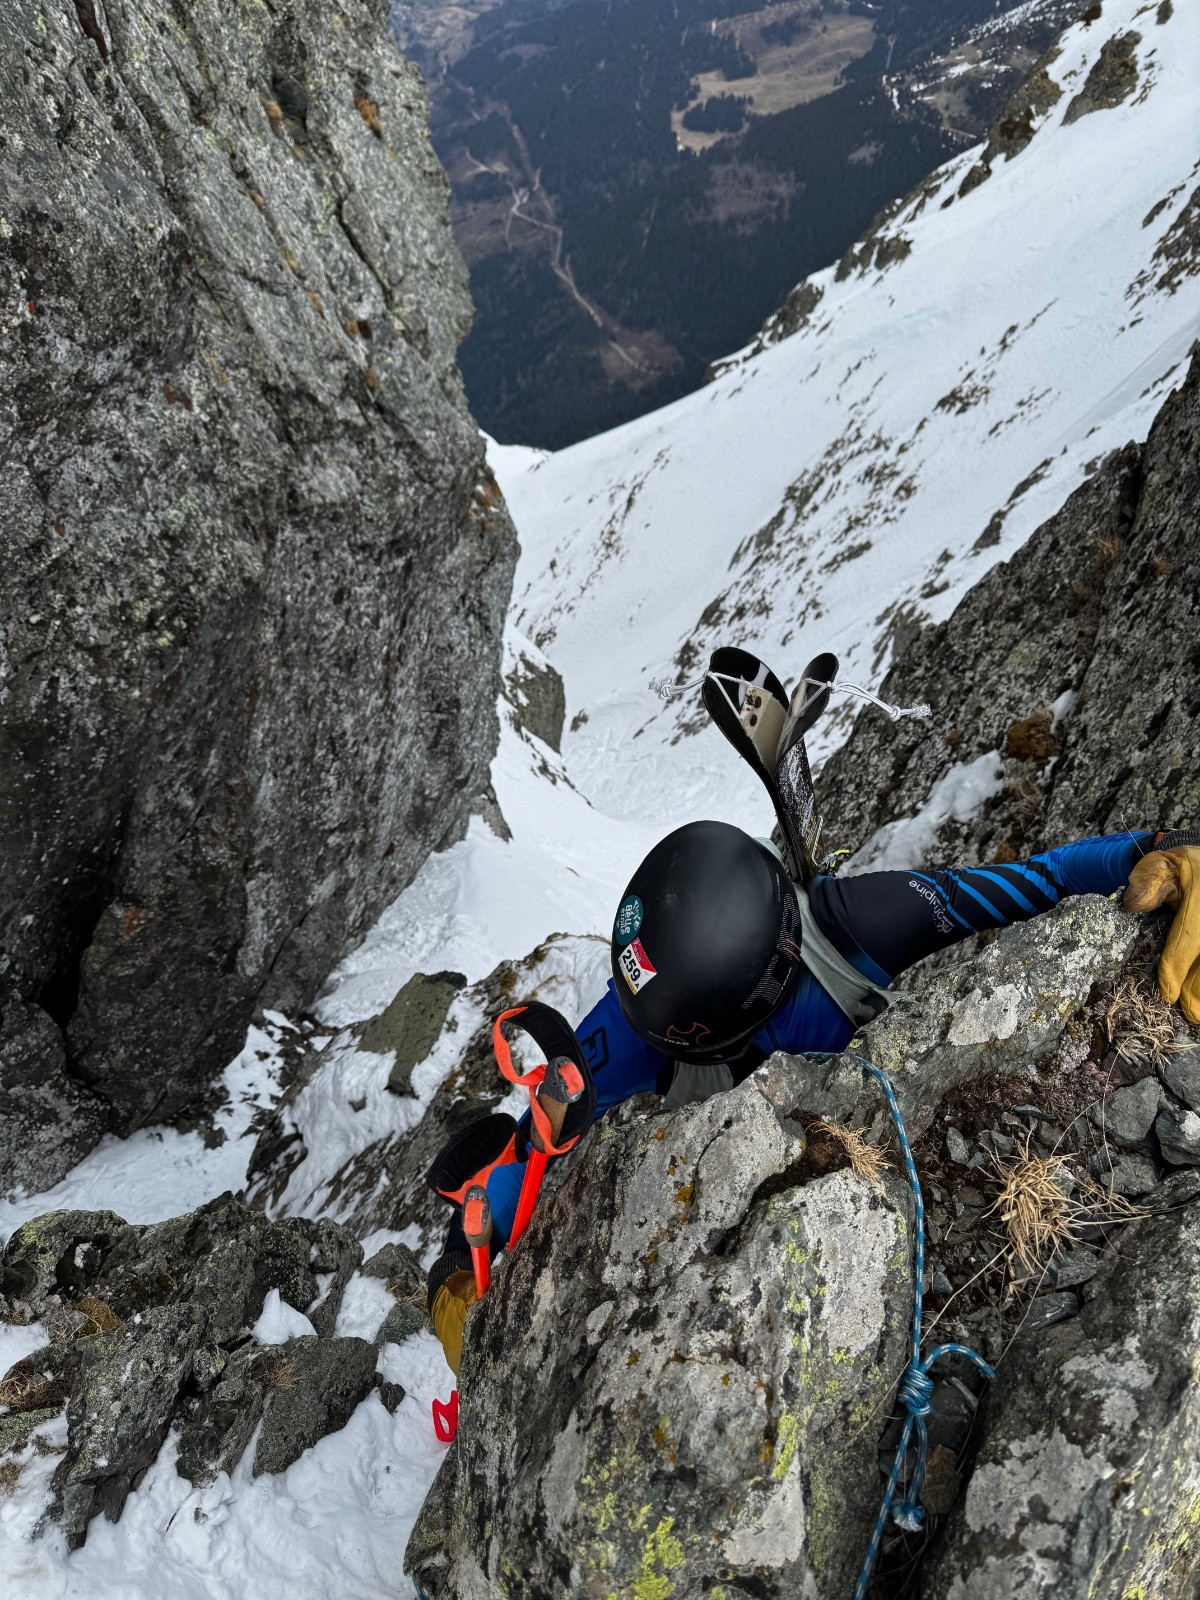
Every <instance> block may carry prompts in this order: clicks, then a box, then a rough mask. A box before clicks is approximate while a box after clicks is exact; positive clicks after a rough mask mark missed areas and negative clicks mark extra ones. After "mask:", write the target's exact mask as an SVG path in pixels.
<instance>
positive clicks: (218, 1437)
mask: <svg viewBox="0 0 1200 1600" xmlns="http://www.w3.org/2000/svg"><path fill="white" fill-rule="evenodd" d="M361 1258H362V1249H361V1247H360V1245H359V1244H358V1243H357V1241H356V1240H355V1239H353V1238H352V1237H351V1236H350V1235H349V1234H348V1233H346V1232H345V1231H344V1230H343V1229H341V1228H339V1227H337V1226H336V1225H335V1224H333V1223H331V1222H312V1221H308V1220H306V1219H303V1218H295V1219H290V1220H288V1221H285V1222H267V1221H266V1220H265V1218H263V1217H261V1216H259V1215H257V1214H256V1213H255V1212H252V1211H248V1210H247V1209H246V1208H245V1207H244V1206H242V1205H240V1204H238V1202H237V1201H235V1200H233V1199H232V1198H231V1197H230V1196H224V1197H222V1198H221V1199H219V1200H214V1201H212V1202H211V1203H210V1204H209V1205H206V1206H203V1207H201V1209H200V1210H199V1211H195V1212H191V1213H189V1214H187V1215H185V1216H182V1217H176V1218H174V1219H173V1220H172V1221H170V1222H162V1223H156V1224H154V1225H153V1226H150V1227H134V1226H130V1225H129V1224H127V1223H126V1222H124V1221H123V1220H122V1219H121V1218H120V1217H118V1216H116V1215H114V1214H113V1213H112V1212H93V1211H55V1212H50V1213H48V1214H47V1215H46V1216H44V1217H39V1218H38V1219H37V1220H36V1221H35V1222H30V1223H26V1224H25V1226H24V1227H21V1228H18V1229H17V1231H16V1233H14V1234H13V1236H12V1238H11V1239H10V1240H9V1243H8V1247H7V1249H6V1250H5V1251H4V1253H3V1256H0V1315H3V1316H4V1317H5V1319H6V1320H8V1321H26V1322H27V1321H30V1320H33V1319H38V1320H40V1321H41V1322H42V1324H43V1326H44V1327H45V1328H46V1331H47V1335H48V1338H49V1341H50V1342H49V1343H48V1344H47V1345H46V1347H45V1349H43V1350H40V1351H36V1352H35V1353H34V1354H33V1355H31V1356H29V1357H28V1358H27V1359H26V1360H25V1361H23V1362H20V1363H18V1367H17V1368H15V1369H13V1371H12V1372H10V1373H8V1374H7V1375H4V1376H3V1379H2V1380H0V1403H3V1404H5V1405H7V1406H8V1407H9V1410H10V1413H11V1414H10V1416H5V1417H0V1450H2V1449H4V1448H14V1447H19V1446H20V1444H21V1443H22V1442H23V1437H22V1435H23V1433H24V1432H26V1431H28V1430H29V1429H31V1428H33V1427H36V1426H38V1425H39V1424H41V1423H43V1422H45V1421H47V1420H49V1419H50V1418H51V1417H53V1416H54V1415H56V1414H57V1412H58V1411H59V1410H61V1408H62V1405H63V1403H64V1401H65V1402H66V1407H67V1445H66V1450H65V1453H64V1454H63V1455H62V1458H61V1460H60V1461H59V1463H58V1466H57V1468H56V1470H55V1474H54V1484H53V1487H54V1500H53V1503H52V1505H51V1508H50V1514H51V1515H52V1516H53V1517H54V1518H55V1519H56V1520H57V1521H59V1522H60V1523H61V1524H62V1526H63V1528H64V1530H65V1532H66V1535H67V1539H68V1541H69V1542H70V1543H71V1544H72V1545H78V1544H81V1543H82V1542H83V1539H84V1537H85V1535H86V1532H87V1526H88V1523H89V1522H90V1521H91V1519H92V1518H93V1517H94V1516H96V1515H97V1514H98V1513H99V1512H101V1511H103V1512H104V1513H105V1514H106V1515H107V1516H109V1517H110V1518H112V1519H113V1520H115V1519H116V1518H117V1517H119V1516H120V1513H121V1508H122V1507H123V1505H124V1504H125V1499H126V1496H127V1495H128V1494H129V1491H130V1489H131V1488H132V1487H133V1485H134V1484H135V1483H136V1482H137V1480H138V1478H139V1477H140V1476H141V1474H142V1473H143V1472H144V1471H145V1469H146V1468H147V1467H148V1466H149V1465H150V1463H151V1462H152V1461H153V1460H154V1459H155V1457H156V1456H157V1454H158V1451H159V1448H160V1446H161V1445H162V1442H163V1440H164V1439H165V1438H166V1435H167V1432H168V1429H169V1428H170V1427H171V1426H172V1425H175V1426H176V1427H177V1428H178V1429H179V1455H178V1463H179V1470H180V1471H181V1472H182V1473H183V1474H184V1476H185V1477H187V1478H189V1479H190V1480H191V1481H192V1482H193V1483H202V1482H208V1481H209V1480H210V1479H212V1478H213V1477H215V1476H216V1474H217V1473H218V1472H221V1471H225V1472H232V1470H233V1468H234V1467H235V1466H236V1465H237V1462H238V1461H239V1460H240V1458H241V1456H242V1454H243V1452H244V1451H245V1449H246V1447H247V1445H248V1444H249V1442H250V1439H251V1436H252V1435H253V1433H254V1430H255V1428H256V1427H257V1426H258V1424H259V1423H260V1422H261V1423H262V1432H261V1434H260V1435H259V1440H258V1445H257V1449H256V1454H255V1460H254V1471H255V1472H256V1473H259V1472H281V1471H283V1470H284V1468H286V1467H288V1466H290V1465H291V1463H292V1462H293V1461H295V1460H296V1459H297V1458H298V1457H299V1456H300V1454H301V1453H302V1452H303V1451H304V1450H306V1449H307V1448H308V1447H309V1446H310V1445H313V1444H315V1443H316V1441H317V1440H318V1439H320V1438H323V1437H324V1436H325V1435H326V1434H327V1433H332V1432H334V1431H336V1430H337V1429H338V1428H341V1427H343V1426H344V1425H345V1423H346V1421H347V1420H348V1418H349V1416H350V1414H351V1412H352V1411H353V1410H354V1408H355V1406H356V1405H357V1404H358V1403H359V1401H360V1400H362V1399H363V1397H364V1396H365V1395H366V1394H368V1393H369V1391H370V1390H371V1389H372V1387H374V1386H375V1384H376V1378H375V1354H376V1353H375V1349H374V1347H373V1346H372V1345H371V1344H369V1343H368V1342H366V1341H365V1340H363V1339H349V1338H334V1337H333V1328H334V1320H335V1318H336V1316H337V1312H338V1307H339V1305H340V1304H341V1299H342V1294H343V1291H344V1289H345V1287H346V1284H347V1282H348V1281H349V1278H350V1276H351V1274H352V1273H353V1271H354V1269H355V1267H356V1266H357V1265H358V1263H359V1261H360V1260H361ZM322 1280H323V1282H322ZM271 1290H277V1291H278V1292H279V1294H280V1296H281V1298H282V1299H283V1300H284V1301H286V1302H287V1304H288V1305H290V1306H292V1307H294V1308H295V1309H296V1310H297V1311H300V1312H307V1315H308V1321H309V1323H310V1324H311V1326H312V1329H313V1330H314V1332H313V1333H312V1334H308V1335H303V1336H300V1337H296V1338H292V1339H289V1340H287V1341H285V1342H284V1343H281V1344H271V1345H263V1344H259V1343H256V1342H255V1341H254V1340H253V1339H252V1338H251V1330H252V1328H253V1326H254V1324H255V1322H256V1320H257V1318H258V1317H259V1315H260V1313H261V1312H262V1310H263V1302H264V1300H265V1299H266V1297H267V1295H268V1293H269V1292H270V1291H271ZM5 1424H11V1426H10V1427H9V1428H8V1429H7V1430H6V1429H5V1426H4V1425H5Z"/></svg>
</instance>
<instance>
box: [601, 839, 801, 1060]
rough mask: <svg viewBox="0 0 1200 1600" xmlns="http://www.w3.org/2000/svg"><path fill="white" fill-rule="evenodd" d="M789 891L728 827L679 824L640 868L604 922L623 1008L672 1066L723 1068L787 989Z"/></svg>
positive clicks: (795, 931) (792, 895)
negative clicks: (716, 1064) (718, 1064)
mask: <svg viewBox="0 0 1200 1600" xmlns="http://www.w3.org/2000/svg"><path fill="white" fill-rule="evenodd" d="M799 960H800V912H799V907H798V906H797V903H796V891H795V888H794V887H793V885H792V882H791V880H790V879H789V877H788V875H787V873H786V872H785V871H784V870H783V867H782V866H781V865H780V863H779V862H778V860H777V859H776V858H775V856H774V855H772V853H771V852H770V850H768V849H767V848H766V846H765V845H762V844H760V843H759V842H758V840H757V839H752V838H751V837H750V835H749V834H748V833H743V832H742V830H741V829H740V828H734V827H731V826H730V825H729V824H728V823H726V822H689V823H688V824H687V825H686V826H685V827H682V828H677V829H676V831H675V832H674V833H671V834H668V835H667V837H666V838H665V839H663V840H662V841H661V842H660V843H659V844H656V845H655V847H654V849H653V850H651V852H650V854H649V855H648V856H647V857H646V859H645V860H644V861H643V862H642V864H641V866H640V867H639V868H638V869H637V871H636V872H635V873H634V875H633V877H632V878H631V879H630V882H629V887H628V888H627V889H626V890H625V893H624V895H623V896H622V897H621V904H620V906H619V907H618V909H617V915H616V920H615V922H614V923H613V935H612V969H613V980H614V987H615V988H616V992H617V998H618V1000H619V1001H620V1004H621V1010H622V1011H623V1012H624V1013H625V1016H626V1018H627V1019H628V1021H629V1024H630V1026H631V1027H632V1028H633V1029H634V1030H635V1032H637V1033H638V1034H640V1035H641V1037H642V1038H643V1039H645V1040H646V1041H647V1042H648V1043H650V1044H652V1045H653V1046H654V1047H655V1049H657V1050H662V1051H664V1052H665V1053H666V1054H667V1055H669V1056H673V1057H674V1058H675V1059H676V1060H678V1061H688V1062H704V1061H732V1060H736V1059H737V1058H738V1057H739V1056H740V1055H742V1054H744V1052H745V1051H746V1049H747V1048H748V1046H749V1044H750V1041H751V1039H752V1038H753V1037H754V1035H755V1033H757V1031H758V1030H759V1028H761V1027H762V1025H763V1023H764V1022H765V1021H766V1020H767V1018H768V1017H769V1016H771V1014H772V1013H773V1012H774V1011H776V1010H777V1009H778V1008H779V1006H780V1005H781V1004H782V1003H783V1001H784V999H785V998H786V997H787V996H788V995H789V994H790V993H791V992H792V988H793V986H794V984H795V983H796V981H797V972H798V963H799Z"/></svg>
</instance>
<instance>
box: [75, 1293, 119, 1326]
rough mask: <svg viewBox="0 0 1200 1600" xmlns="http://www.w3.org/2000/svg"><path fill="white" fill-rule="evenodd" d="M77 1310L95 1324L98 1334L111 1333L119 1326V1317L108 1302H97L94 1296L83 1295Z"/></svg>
mask: <svg viewBox="0 0 1200 1600" xmlns="http://www.w3.org/2000/svg"><path fill="white" fill-rule="evenodd" d="M77 1309H78V1310H80V1311H82V1312H83V1314H84V1316H85V1317H88V1318H90V1319H91V1321H92V1322H94V1323H95V1324H96V1327H97V1329H98V1331H99V1332H100V1333H112V1331H113V1329H114V1328H119V1327H120V1326H121V1319H120V1317H119V1316H118V1315H117V1313H116V1312H115V1311H114V1310H113V1308H112V1307H111V1306H110V1305H109V1303H108V1301H107V1300H99V1299H97V1297H96V1296H95V1295H94V1294H85V1295H84V1297H83V1299H82V1300H81V1301H80V1302H79V1305H78V1308H77Z"/></svg>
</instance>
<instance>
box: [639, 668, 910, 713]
mask: <svg viewBox="0 0 1200 1600" xmlns="http://www.w3.org/2000/svg"><path fill="white" fill-rule="evenodd" d="M709 678H711V679H713V681H714V682H715V683H716V684H717V685H718V687H720V688H721V693H722V694H723V695H724V696H725V698H726V700H729V698H730V696H729V691H728V690H727V689H726V688H725V687H724V684H726V683H742V682H743V681H744V680H743V679H742V678H740V677H738V676H737V675H736V674H734V673H729V672H704V673H701V675H700V676H699V677H698V678H696V679H695V680H694V681H693V682H691V683H679V684H673V683H670V682H669V681H668V680H667V679H666V678H651V680H650V688H651V689H652V690H653V692H654V693H655V694H656V695H658V696H659V698H660V699H662V700H667V701H670V700H678V698H679V697H680V695H684V694H689V693H690V692H691V690H693V689H699V688H701V687H703V685H704V684H705V683H706V682H707V681H708V679H709ZM800 681H801V683H803V684H804V685H805V686H806V687H808V688H812V689H816V690H817V691H818V692H819V691H820V690H822V689H828V690H829V691H830V692H831V693H834V694H853V695H857V696H858V698H859V699H860V700H869V701H870V702H871V704H872V705H873V706H878V708H879V710H880V711H885V712H886V713H887V714H888V716H889V717H891V719H892V721H893V722H899V720H900V718H901V717H931V716H932V715H933V711H932V708H931V707H930V706H929V704H928V703H927V702H926V701H924V700H922V701H920V702H919V703H918V704H917V705H915V706H893V705H889V703H888V702H887V701H886V700H881V699H880V698H879V696H878V695H877V694H874V693H873V692H872V691H871V690H870V689H864V688H863V687H862V686H861V684H857V683H847V682H843V681H842V680H840V679H839V680H838V681H837V682H835V683H826V682H824V681H823V680H822V679H820V678H802V679H801V680H800ZM730 703H731V704H732V702H730ZM733 709H734V710H735V711H736V710H737V707H736V706H734V708H733Z"/></svg>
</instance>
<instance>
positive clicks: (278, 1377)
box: [266, 1361, 296, 1389]
mask: <svg viewBox="0 0 1200 1600" xmlns="http://www.w3.org/2000/svg"><path fill="white" fill-rule="evenodd" d="M266 1387H267V1388H268V1389H294V1388H295V1387H296V1363H295V1362H294V1361H280V1362H278V1363H277V1364H276V1365H275V1366H273V1367H271V1368H269V1369H268V1372H267V1376H266Z"/></svg>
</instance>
